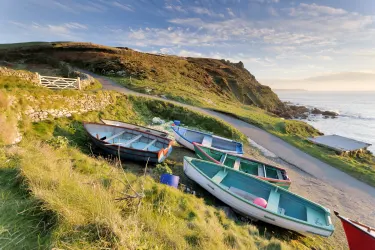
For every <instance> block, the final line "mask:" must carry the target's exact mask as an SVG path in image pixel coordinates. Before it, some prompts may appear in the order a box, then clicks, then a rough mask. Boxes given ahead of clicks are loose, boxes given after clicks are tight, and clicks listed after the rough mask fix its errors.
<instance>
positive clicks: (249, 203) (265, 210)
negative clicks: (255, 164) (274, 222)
mask: <svg viewBox="0 0 375 250" xmlns="http://www.w3.org/2000/svg"><path fill="white" fill-rule="evenodd" d="M184 159H186V160H187V161H188V162H189V164H190V166H192V167H193V168H194V169H195V170H197V171H198V172H199V173H200V174H201V175H202V176H204V177H205V178H206V179H207V180H209V181H210V182H211V183H212V184H214V185H215V186H217V187H219V188H220V189H221V190H223V191H224V192H226V193H228V194H230V195H232V196H234V197H235V198H237V199H240V200H241V201H243V202H245V203H246V204H248V205H250V206H252V207H255V208H257V209H260V210H262V211H264V212H266V213H270V214H272V215H275V216H277V217H280V218H284V219H287V220H290V221H293V222H297V223H302V224H305V225H308V226H311V227H315V228H318V229H321V230H324V231H328V232H331V234H330V235H332V234H333V232H334V229H335V228H334V226H333V224H332V223H331V224H329V225H328V226H326V227H319V226H315V225H313V224H310V223H308V222H307V221H303V220H299V219H295V218H292V217H290V216H282V215H279V214H278V213H275V212H273V211H269V210H267V209H265V208H262V207H260V206H257V205H255V204H253V203H251V202H250V201H248V200H246V199H244V198H242V197H241V196H239V195H236V194H235V193H233V192H230V191H228V190H226V189H224V188H223V187H221V186H220V185H219V184H218V183H216V182H214V181H212V179H211V178H209V177H208V176H207V175H206V174H205V173H203V172H202V171H201V170H200V169H199V168H197V167H196V166H195V165H194V164H193V163H192V162H191V161H192V160H198V161H203V162H204V160H201V159H196V158H192V157H187V156H185V157H184ZM208 163H211V164H215V163H212V162H208ZM215 165H219V164H215ZM219 166H220V167H223V168H226V169H227V170H229V171H235V172H238V173H240V174H245V175H246V176H248V177H251V178H255V179H257V180H258V181H261V182H264V183H266V184H268V185H271V186H274V187H275V188H280V187H278V186H276V185H274V184H272V183H269V182H267V181H264V180H262V179H258V178H256V177H253V176H251V175H247V174H246V173H242V172H240V171H238V170H236V169H232V168H229V167H226V166H223V165H219ZM282 190H283V191H284V192H287V193H289V194H291V195H292V196H296V197H298V198H300V199H302V200H304V201H307V202H308V203H310V204H313V205H315V206H318V207H319V208H321V209H322V210H323V211H324V212H325V215H327V214H329V216H331V213H330V211H329V209H327V208H325V207H323V206H322V205H320V204H317V203H315V202H313V201H310V200H307V199H306V198H304V197H302V196H299V195H298V194H294V193H292V192H290V191H289V190H286V189H282ZM327 227H330V228H327ZM312 233H314V232H312ZM314 234H315V233H314ZM327 237H328V236H327Z"/></svg>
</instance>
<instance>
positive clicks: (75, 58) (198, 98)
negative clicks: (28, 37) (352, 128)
mask: <svg viewBox="0 0 375 250" xmlns="http://www.w3.org/2000/svg"><path fill="white" fill-rule="evenodd" d="M21 45H22V44H21ZM21 45H19V46H18V47H17V48H14V47H15V46H12V45H8V47H9V49H6V50H1V51H0V61H1V60H5V61H9V62H13V63H15V65H17V67H18V68H25V65H27V66H28V67H26V68H32V69H35V68H39V69H40V68H46V65H48V66H49V67H52V68H53V67H59V63H60V61H67V62H70V63H71V64H74V65H76V66H79V67H82V68H86V69H89V70H91V71H93V72H96V73H99V74H104V75H107V76H109V77H111V78H112V79H113V80H115V81H117V82H118V83H120V84H122V85H124V86H126V87H128V88H130V89H133V90H135V91H138V92H142V93H148V94H150V95H158V96H165V97H166V98H168V99H172V100H176V101H179V102H183V103H187V104H191V105H195V106H200V107H204V108H210V109H214V110H217V111H220V112H225V113H228V114H230V115H235V116H236V117H238V118H240V119H242V120H244V121H246V122H249V123H251V124H254V125H256V126H259V127H261V128H263V129H265V130H267V131H268V132H270V133H273V134H275V135H276V136H279V137H280V138H282V139H284V140H285V141H287V142H289V143H291V144H293V145H294V146H296V147H298V148H300V149H301V150H303V151H305V152H306V153H309V154H311V155H313V156H314V157H317V158H318V159H320V160H322V161H325V162H327V163H328V164H330V165H332V166H334V167H336V168H339V169H341V170H343V171H345V172H347V173H348V174H350V175H352V176H354V177H355V178H358V179H360V180H361V181H364V182H366V183H368V184H370V185H373V186H375V160H374V156H373V155H371V154H369V153H365V154H361V155H358V156H355V157H348V156H339V155H337V154H336V153H335V152H334V151H332V150H329V149H326V148H323V147H319V146H317V145H313V144H311V143H309V142H308V141H307V140H306V137H309V136H315V135H319V134H320V132H319V131H317V130H316V129H314V128H313V127H311V126H310V125H308V124H306V123H304V122H299V121H293V120H284V119H281V118H280V117H278V116H277V115H275V114H283V113H284V114H287V113H288V110H286V109H287V107H285V106H284V105H283V104H282V103H281V102H280V100H279V99H278V97H277V96H276V95H275V94H274V93H273V92H272V91H271V90H270V89H269V88H268V87H267V86H263V85H261V84H259V83H258V82H257V81H256V79H255V77H254V76H253V75H251V73H250V72H248V71H247V70H246V69H244V68H243V64H242V63H241V62H239V63H230V62H229V61H225V60H217V59H207V58H183V57H177V56H165V55H153V54H148V53H141V52H137V51H134V50H131V49H129V48H114V47H108V46H102V45H95V44H91V43H66V42H56V43H45V44H38V45H36V46H21ZM11 47H13V48H11ZM30 65H31V67H30ZM38 65H39V66H40V65H41V67H38ZM49 71H53V70H52V69H50V70H49Z"/></svg>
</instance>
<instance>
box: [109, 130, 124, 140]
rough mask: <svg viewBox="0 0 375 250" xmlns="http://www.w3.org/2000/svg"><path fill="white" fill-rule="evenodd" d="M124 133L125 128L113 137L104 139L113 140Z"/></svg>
mask: <svg viewBox="0 0 375 250" xmlns="http://www.w3.org/2000/svg"><path fill="white" fill-rule="evenodd" d="M123 133H125V130H123V131H121V132H119V133H117V134H115V135H112V136H111V137H109V138H107V139H105V140H104V141H105V142H109V141H110V140H113V139H114V138H116V137H119V136H121V135H122V134H123Z"/></svg>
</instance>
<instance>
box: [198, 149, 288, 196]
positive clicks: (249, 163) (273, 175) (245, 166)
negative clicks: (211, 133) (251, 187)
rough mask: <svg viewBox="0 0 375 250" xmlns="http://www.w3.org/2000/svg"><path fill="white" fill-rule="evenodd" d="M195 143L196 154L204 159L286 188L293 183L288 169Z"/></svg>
mask: <svg viewBox="0 0 375 250" xmlns="http://www.w3.org/2000/svg"><path fill="white" fill-rule="evenodd" d="M193 145H194V149H195V154H196V155H197V157H199V158H200V159H202V160H205V161H210V162H214V163H216V164H222V165H224V166H227V167H230V168H233V169H235V170H239V171H241V172H244V173H247V174H251V175H253V176H255V177H257V178H259V179H262V180H265V181H268V182H270V183H272V184H275V185H277V186H279V187H282V188H285V189H288V188H289V187H290V184H291V183H292V182H291V181H290V179H289V177H288V175H287V173H286V170H285V169H283V168H279V167H276V166H272V165H269V164H266V163H263V162H260V161H257V160H254V159H250V158H246V157H243V156H238V155H233V154H229V153H225V152H222V151H220V150H216V149H214V148H210V147H205V146H203V145H200V144H198V143H195V142H194V143H193Z"/></svg>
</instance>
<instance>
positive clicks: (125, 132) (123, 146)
mask: <svg viewBox="0 0 375 250" xmlns="http://www.w3.org/2000/svg"><path fill="white" fill-rule="evenodd" d="M83 126H84V128H85V130H86V132H87V133H88V135H89V137H90V139H91V141H92V142H93V143H94V144H95V145H96V146H98V147H99V148H101V149H102V150H104V151H105V152H107V153H110V154H112V155H115V156H118V152H120V156H121V158H125V159H130V160H136V161H147V160H148V161H149V162H154V163H158V162H162V161H164V160H165V159H166V158H167V157H168V156H169V154H170V153H171V152H172V140H170V139H168V138H163V137H160V136H157V135H154V134H152V133H148V132H144V131H141V130H138V129H131V128H124V127H119V126H114V125H106V124H100V123H90V122H84V123H83Z"/></svg>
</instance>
